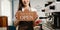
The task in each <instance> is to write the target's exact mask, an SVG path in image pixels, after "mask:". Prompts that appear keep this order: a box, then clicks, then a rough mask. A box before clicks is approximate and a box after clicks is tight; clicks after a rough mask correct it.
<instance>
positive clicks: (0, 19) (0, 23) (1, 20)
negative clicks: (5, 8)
mask: <svg viewBox="0 0 60 30" xmlns="http://www.w3.org/2000/svg"><path fill="white" fill-rule="evenodd" d="M7 19H8V18H7V17H6V16H0V27H7V26H8V20H7Z"/></svg>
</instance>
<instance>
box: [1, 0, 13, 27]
mask: <svg viewBox="0 0 60 30" xmlns="http://www.w3.org/2000/svg"><path fill="white" fill-rule="evenodd" d="M11 6H12V5H11V2H10V1H9V0H2V1H1V16H7V17H8V26H11V25H12V7H11Z"/></svg>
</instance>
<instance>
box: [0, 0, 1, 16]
mask: <svg viewBox="0 0 60 30" xmlns="http://www.w3.org/2000/svg"><path fill="white" fill-rule="evenodd" d="M0 15H1V0H0Z"/></svg>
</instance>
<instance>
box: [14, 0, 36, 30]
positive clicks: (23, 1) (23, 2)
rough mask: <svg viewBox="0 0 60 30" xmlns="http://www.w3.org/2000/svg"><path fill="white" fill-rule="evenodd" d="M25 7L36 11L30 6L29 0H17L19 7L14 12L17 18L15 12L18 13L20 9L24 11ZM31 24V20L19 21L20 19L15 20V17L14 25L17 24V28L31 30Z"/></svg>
mask: <svg viewBox="0 0 60 30" xmlns="http://www.w3.org/2000/svg"><path fill="white" fill-rule="evenodd" d="M25 9H28V10H29V11H36V10H35V9H33V8H31V6H30V0H19V9H18V11H17V12H16V18H17V15H18V14H17V13H19V12H20V11H24V10H25ZM32 24H33V22H32V21H29V22H26V21H21V22H20V20H17V19H16V20H15V22H14V25H15V26H17V25H18V26H19V27H18V30H22V29H24V30H33V27H32ZM28 26H29V27H28ZM24 27H25V28H24ZM30 28H31V29H30Z"/></svg>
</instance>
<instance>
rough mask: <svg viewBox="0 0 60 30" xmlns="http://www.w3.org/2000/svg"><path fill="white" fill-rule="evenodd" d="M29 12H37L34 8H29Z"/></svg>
mask: <svg viewBox="0 0 60 30" xmlns="http://www.w3.org/2000/svg"><path fill="white" fill-rule="evenodd" d="M22 11H24V8H22ZM29 11H36V12H37V10H36V9H35V8H29Z"/></svg>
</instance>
